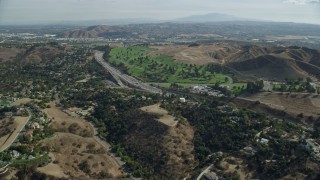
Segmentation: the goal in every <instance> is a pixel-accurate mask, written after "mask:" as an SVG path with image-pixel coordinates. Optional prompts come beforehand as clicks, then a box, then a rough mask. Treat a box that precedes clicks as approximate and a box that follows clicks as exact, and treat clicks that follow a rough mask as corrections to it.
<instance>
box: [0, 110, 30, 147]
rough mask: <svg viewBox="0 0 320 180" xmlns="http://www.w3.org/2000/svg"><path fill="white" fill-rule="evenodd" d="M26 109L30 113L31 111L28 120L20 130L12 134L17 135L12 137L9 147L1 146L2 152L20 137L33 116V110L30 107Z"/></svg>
mask: <svg viewBox="0 0 320 180" xmlns="http://www.w3.org/2000/svg"><path fill="white" fill-rule="evenodd" d="M26 110H27V111H28V113H29V117H28V120H27V121H26V122H25V123H24V124H23V125H22V126H21V129H19V130H18V131H17V133H15V134H12V136H15V137H14V138H13V139H12V141H11V142H10V144H8V145H7V147H1V148H0V152H3V151H5V150H7V149H9V147H10V146H11V145H12V144H13V143H14V142H15V141H16V140H17V138H18V137H19V135H20V134H21V132H22V130H23V129H24V128H25V126H26V124H27V123H28V122H29V121H30V119H31V116H32V112H31V110H30V109H29V108H26Z"/></svg>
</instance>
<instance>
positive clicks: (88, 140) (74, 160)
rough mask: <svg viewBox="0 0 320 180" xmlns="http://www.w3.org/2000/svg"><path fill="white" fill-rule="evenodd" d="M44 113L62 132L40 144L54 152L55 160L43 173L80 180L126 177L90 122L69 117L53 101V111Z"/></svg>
mask: <svg viewBox="0 0 320 180" xmlns="http://www.w3.org/2000/svg"><path fill="white" fill-rule="evenodd" d="M43 112H44V113H46V114H47V115H48V117H49V118H51V119H52V123H51V124H50V126H51V127H52V128H54V129H55V130H57V131H59V132H56V133H55V134H54V136H53V137H51V138H48V139H45V140H42V141H41V142H40V144H41V146H45V147H48V148H49V149H50V150H51V153H52V156H53V157H54V160H53V161H52V163H50V164H48V165H47V166H45V167H43V168H40V169H38V171H39V172H42V173H44V174H47V175H52V176H55V177H65V176H68V177H72V178H76V179H97V178H119V177H122V176H123V175H124V173H123V171H122V167H121V166H120V165H119V163H118V162H117V161H116V159H115V158H114V157H112V156H111V155H110V154H109V153H108V151H107V149H106V147H104V146H103V145H102V144H101V143H100V142H98V141H97V140H96V138H95V137H94V129H93V127H92V126H91V125H90V124H89V123H88V122H87V121H85V120H84V119H81V118H80V117H72V116H69V115H68V114H67V113H65V112H63V110H61V109H59V108H58V107H56V106H55V102H51V103H50V108H47V109H44V110H43ZM52 169H54V170H52ZM47 170H49V171H48V173H47Z"/></svg>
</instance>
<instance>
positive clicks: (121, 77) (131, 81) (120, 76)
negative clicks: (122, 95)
mask: <svg viewBox="0 0 320 180" xmlns="http://www.w3.org/2000/svg"><path fill="white" fill-rule="evenodd" d="M103 54H104V53H103V52H101V51H95V53H94V56H95V59H96V61H97V62H98V63H99V64H100V65H102V66H103V67H104V68H105V69H107V70H108V71H109V72H110V73H111V75H112V76H113V77H114V79H115V80H116V81H117V82H118V84H119V85H120V86H121V87H125V85H124V84H123V83H122V82H125V83H127V84H128V85H130V86H132V87H135V88H138V89H141V90H144V91H147V92H150V93H156V94H162V90H161V89H158V88H156V87H152V86H150V85H149V84H147V83H144V82H141V81H139V80H137V79H136V78H134V77H132V76H129V75H127V74H124V73H122V72H120V71H119V70H117V69H116V68H114V67H112V66H111V65H110V64H109V63H108V62H106V61H105V60H104V59H103Z"/></svg>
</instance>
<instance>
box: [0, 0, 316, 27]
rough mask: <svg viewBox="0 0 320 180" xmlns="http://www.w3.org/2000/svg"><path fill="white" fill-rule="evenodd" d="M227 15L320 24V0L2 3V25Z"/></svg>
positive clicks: (28, 0)
mask: <svg viewBox="0 0 320 180" xmlns="http://www.w3.org/2000/svg"><path fill="white" fill-rule="evenodd" d="M207 13H224V14H229V15H235V16H239V17H243V18H249V19H260V20H271V21H281V22H302V23H312V24H320V0H0V24H50V23H59V22H64V21H86V20H105V19H126V18H143V19H145V18H146V19H149V18H151V19H158V20H170V19H175V18H180V17H185V16H190V15H201V14H207Z"/></svg>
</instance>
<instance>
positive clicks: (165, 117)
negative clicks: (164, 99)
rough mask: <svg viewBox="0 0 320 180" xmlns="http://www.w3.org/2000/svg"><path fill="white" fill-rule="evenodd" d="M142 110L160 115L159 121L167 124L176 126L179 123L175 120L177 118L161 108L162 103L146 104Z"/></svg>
mask: <svg viewBox="0 0 320 180" xmlns="http://www.w3.org/2000/svg"><path fill="white" fill-rule="evenodd" d="M141 110H142V111H144V112H147V113H153V114H157V115H159V116H160V118H159V119H158V121H160V122H161V123H163V124H165V125H167V126H170V127H175V126H176V125H177V122H178V121H175V118H174V117H173V116H171V115H169V113H168V111H167V110H165V109H163V108H161V107H160V104H154V105H151V106H145V107H142V108H141Z"/></svg>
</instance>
